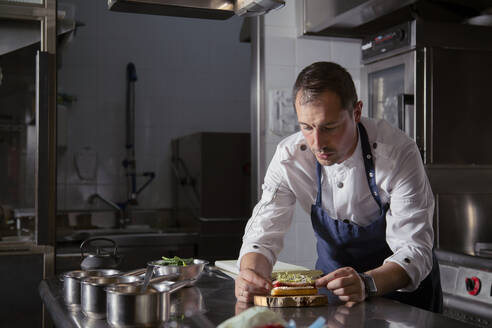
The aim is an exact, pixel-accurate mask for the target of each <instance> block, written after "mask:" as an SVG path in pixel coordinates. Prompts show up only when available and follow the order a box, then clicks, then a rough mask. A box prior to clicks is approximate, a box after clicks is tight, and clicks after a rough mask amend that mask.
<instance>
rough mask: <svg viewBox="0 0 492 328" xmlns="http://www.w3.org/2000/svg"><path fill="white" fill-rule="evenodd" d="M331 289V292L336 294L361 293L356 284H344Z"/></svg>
mask: <svg viewBox="0 0 492 328" xmlns="http://www.w3.org/2000/svg"><path fill="white" fill-rule="evenodd" d="M331 291H332V293H333V294H335V295H337V296H340V295H351V294H357V295H360V294H361V293H360V290H359V288H358V286H356V285H349V286H344V287H342V288H337V289H332V290H331Z"/></svg>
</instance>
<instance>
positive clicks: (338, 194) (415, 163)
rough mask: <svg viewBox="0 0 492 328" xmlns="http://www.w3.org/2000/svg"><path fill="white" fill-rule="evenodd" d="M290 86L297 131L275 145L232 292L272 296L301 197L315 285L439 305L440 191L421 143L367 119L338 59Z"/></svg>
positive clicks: (241, 296)
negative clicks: (312, 244) (436, 223)
mask: <svg viewBox="0 0 492 328" xmlns="http://www.w3.org/2000/svg"><path fill="white" fill-rule="evenodd" d="M293 91H294V92H293V95H294V98H295V110H296V113H297V119H298V122H299V126H300V129H301V131H300V132H298V133H295V134H293V135H291V136H289V137H287V138H285V139H284V140H282V141H281V142H280V143H279V144H278V146H277V149H276V152H275V154H274V156H273V159H272V161H271V163H270V165H269V167H268V170H267V173H266V175H265V180H264V184H263V186H262V189H263V192H262V197H261V200H260V201H259V203H258V204H257V205H256V206H255V208H254V210H253V214H252V217H251V218H250V220H249V221H248V224H247V226H246V229H245V233H244V237H243V245H242V247H241V251H240V254H239V261H238V263H239V265H240V273H239V276H238V278H237V279H236V284H235V294H236V298H237V299H238V301H240V302H251V301H252V299H253V296H254V295H256V294H267V293H269V290H270V289H271V287H272V286H271V282H270V279H269V277H270V274H271V271H272V266H273V265H274V263H275V262H276V260H277V256H278V254H279V253H280V251H281V250H282V247H283V238H284V236H285V234H286V232H287V231H288V229H289V227H290V225H291V222H292V217H293V214H294V209H295V206H296V205H295V204H296V202H297V203H298V204H299V205H300V207H302V209H303V210H305V211H306V212H307V213H310V215H311V223H312V226H313V229H314V234H315V236H316V239H317V244H316V248H317V253H318V260H317V262H316V269H319V270H321V271H323V273H324V276H323V277H321V278H319V279H317V280H316V285H317V286H318V287H325V288H326V289H328V290H329V291H331V292H332V293H333V294H334V295H337V296H338V297H339V298H340V300H341V301H344V302H351V303H353V302H361V301H364V300H365V299H367V298H368V297H371V296H375V295H384V296H386V297H389V298H392V299H395V300H398V301H400V302H403V303H407V304H410V305H414V306H417V307H420V308H423V309H426V310H430V311H434V312H440V311H441V307H442V292H441V285H440V280H439V269H438V266H437V261H436V258H435V256H434V254H433V229H432V216H433V211H434V198H433V194H432V191H431V188H430V185H429V181H428V179H427V176H426V173H425V170H424V167H423V164H422V159H421V157H420V153H419V150H418V148H417V146H416V144H415V142H414V141H413V140H412V139H410V138H408V137H407V136H406V135H405V134H404V133H403V132H402V131H400V130H399V129H396V128H394V127H392V126H391V125H390V124H389V123H388V122H387V121H385V120H374V119H369V118H366V117H362V116H361V113H362V102H361V101H358V100H357V94H356V91H355V86H354V83H353V81H352V78H351V76H350V74H349V73H348V72H347V71H346V70H345V69H344V68H343V67H341V66H340V65H338V64H335V63H330V62H317V63H314V64H311V65H310V66H308V67H306V68H304V69H303V70H302V71H301V73H300V74H299V76H298V77H297V80H296V82H295V85H294V90H293Z"/></svg>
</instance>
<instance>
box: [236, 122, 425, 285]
mask: <svg viewBox="0 0 492 328" xmlns="http://www.w3.org/2000/svg"><path fill="white" fill-rule="evenodd" d="M361 122H362V124H363V125H364V127H365V128H366V130H367V134H368V137H369V143H370V145H371V151H372V154H373V159H374V164H375V167H376V184H377V187H378V189H379V192H380V197H381V201H382V203H383V204H384V203H390V208H389V210H388V212H387V214H386V242H387V243H388V246H389V248H390V249H391V250H392V251H393V255H391V256H390V257H388V258H387V259H385V262H387V261H391V262H395V263H397V264H399V265H400V266H401V267H402V268H403V269H404V270H405V271H406V272H407V274H408V275H409V277H410V279H411V283H410V284H409V285H408V286H406V287H405V288H403V289H401V290H400V291H413V290H415V289H416V288H417V287H418V285H419V284H420V282H421V281H422V280H423V279H424V278H425V277H426V276H427V275H428V274H429V273H430V271H431V269H432V247H433V243H434V234H433V228H432V217H433V213H434V196H433V194H432V190H431V187H430V184H429V181H428V179H427V176H426V173H425V170H424V166H423V163H422V159H421V157H420V153H419V150H418V148H417V145H416V144H415V142H414V141H413V140H411V139H410V138H409V137H407V136H406V135H405V134H404V133H403V132H402V131H400V130H398V129H396V128H394V127H392V126H391V125H390V124H389V123H388V122H387V121H384V120H373V119H370V118H366V117H363V118H362V119H361ZM321 184H322V188H323V190H322V206H323V208H324V210H325V211H326V212H327V213H328V215H329V216H330V217H332V218H334V219H337V220H345V219H348V220H349V221H350V222H352V223H355V224H357V225H360V226H366V225H368V224H370V223H371V222H372V221H374V220H376V219H377V218H378V217H379V215H378V213H379V207H378V205H377V203H376V201H375V200H374V198H373V197H372V195H371V193H370V191H369V186H368V183H367V178H366V172H365V167H364V162H363V158H362V150H361V141H360V136H359V141H358V143H357V147H356V149H355V151H354V153H353V154H352V156H351V157H349V158H348V159H346V160H345V161H344V162H342V163H340V164H334V165H331V166H323V170H322V179H321ZM262 189H263V193H262V197H261V200H260V201H259V202H258V204H257V205H256V206H255V208H254V210H253V214H252V216H251V218H250V219H249V221H248V223H247V225H246V228H245V233H244V236H243V245H242V247H241V251H240V254H239V260H238V263H240V261H241V258H242V256H243V255H244V254H246V253H250V252H255V253H260V254H263V255H264V256H265V257H266V258H267V259H268V260H269V261H270V263H271V264H272V265H273V264H274V263H275V262H276V260H277V256H278V254H279V253H280V251H281V250H282V248H283V238H284V235H285V234H286V233H287V231H288V230H289V228H290V225H291V222H292V217H293V213H294V208H295V203H296V200H297V201H298V202H299V204H300V206H301V207H302V208H303V209H304V210H305V211H306V212H307V213H310V212H311V205H312V204H314V203H315V201H316V194H317V178H316V158H315V156H314V154H313V153H312V152H311V151H310V150H309V147H308V145H307V143H306V141H305V139H304V136H303V135H302V133H301V132H298V133H295V134H293V135H291V136H289V137H287V138H285V139H284V140H282V141H281V142H280V143H279V144H278V146H277V149H276V152H275V154H274V156H273V159H272V161H271V162H270V165H269V167H268V170H267V173H266V175H265V180H264V184H263V185H262Z"/></svg>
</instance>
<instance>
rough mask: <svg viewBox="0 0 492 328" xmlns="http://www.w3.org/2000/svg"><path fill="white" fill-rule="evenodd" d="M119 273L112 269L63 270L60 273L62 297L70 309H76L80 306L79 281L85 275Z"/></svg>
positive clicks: (94, 275) (95, 275)
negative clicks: (62, 272) (61, 273)
mask: <svg viewBox="0 0 492 328" xmlns="http://www.w3.org/2000/svg"><path fill="white" fill-rule="evenodd" d="M118 273H120V271H118V270H113V269H100V270H88V271H86V270H74V271H69V272H65V273H64V274H63V275H62V279H63V298H64V300H65V304H66V305H67V306H68V308H69V309H70V310H78V309H79V308H80V281H81V279H83V278H86V277H97V276H99V277H101V276H112V275H116V274H118Z"/></svg>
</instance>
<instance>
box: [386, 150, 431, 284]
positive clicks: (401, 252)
mask: <svg viewBox="0 0 492 328" xmlns="http://www.w3.org/2000/svg"><path fill="white" fill-rule="evenodd" d="M402 155H403V156H402V157H401V158H400V160H399V163H401V165H399V166H398V169H397V171H396V174H395V176H394V179H393V181H394V189H393V190H392V192H391V204H390V210H389V211H388V214H387V215H386V222H387V226H386V240H387V242H388V245H389V247H390V248H391V250H392V251H393V255H392V256H390V257H388V258H387V259H386V260H385V262H388V261H390V262H394V263H397V264H399V265H400V266H401V267H402V268H403V269H404V270H405V271H406V272H407V274H408V275H409V277H410V279H411V283H410V284H409V285H407V286H406V287H405V288H403V289H401V290H400V291H408V292H410V291H414V290H415V289H417V287H418V286H419V284H420V282H421V281H422V280H424V279H425V277H426V276H427V275H428V274H429V273H430V271H431V269H432V247H433V243H434V233H433V228H432V217H433V214H434V196H433V194H432V190H431V187H430V184H429V181H428V179H427V176H426V173H425V170H424V166H423V163H422V160H421V157H420V154H419V152H418V149H417V147H416V146H415V145H412V146H411V147H409V149H408V151H407V152H404V153H403V154H402Z"/></svg>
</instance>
